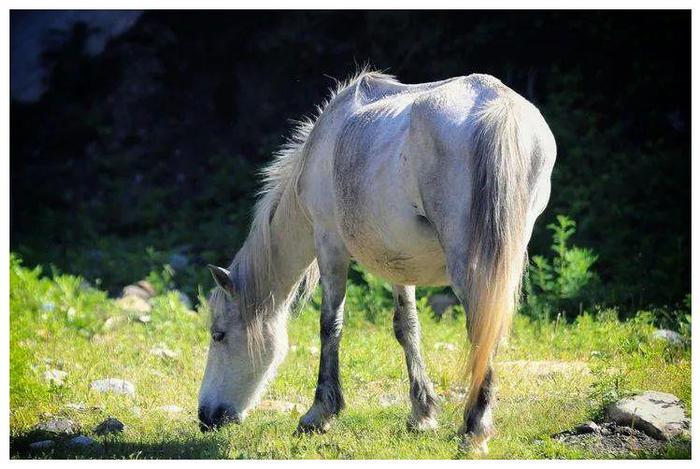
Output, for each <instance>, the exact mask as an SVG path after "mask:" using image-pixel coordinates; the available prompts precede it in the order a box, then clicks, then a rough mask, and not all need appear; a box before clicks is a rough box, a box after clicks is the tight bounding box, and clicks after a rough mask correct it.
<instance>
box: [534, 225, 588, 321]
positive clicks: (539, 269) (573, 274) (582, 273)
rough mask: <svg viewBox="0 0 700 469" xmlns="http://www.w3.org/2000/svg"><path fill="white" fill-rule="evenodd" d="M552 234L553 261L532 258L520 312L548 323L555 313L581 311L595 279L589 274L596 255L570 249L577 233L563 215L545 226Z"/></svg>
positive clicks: (539, 257) (583, 250) (582, 250)
mask: <svg viewBox="0 0 700 469" xmlns="http://www.w3.org/2000/svg"><path fill="white" fill-rule="evenodd" d="M547 228H548V229H549V230H551V231H552V232H553V235H552V246H551V249H552V251H554V253H555V255H554V257H553V258H552V259H547V258H545V257H544V256H533V258H532V264H530V265H529V266H528V270H527V274H526V276H525V280H524V287H525V301H524V303H523V305H522V308H521V311H522V312H523V313H524V314H526V315H528V316H531V317H533V318H535V319H544V320H549V319H550V318H552V316H553V315H554V314H558V313H566V312H570V313H572V312H574V311H571V308H572V306H574V305H578V306H579V310H582V306H583V303H584V302H590V299H591V298H590V296H588V295H589V294H590V293H591V291H592V289H591V288H590V286H591V284H593V283H594V282H596V281H597V279H598V277H597V275H596V274H595V272H593V271H592V267H593V264H594V263H595V262H596V260H597V259H598V256H597V255H595V254H594V253H593V251H592V250H591V249H585V248H579V247H576V246H569V244H568V242H569V239H570V238H571V236H573V235H574V233H576V222H575V221H574V220H572V219H570V218H568V217H566V216H564V215H557V222H556V223H551V224H549V225H547Z"/></svg>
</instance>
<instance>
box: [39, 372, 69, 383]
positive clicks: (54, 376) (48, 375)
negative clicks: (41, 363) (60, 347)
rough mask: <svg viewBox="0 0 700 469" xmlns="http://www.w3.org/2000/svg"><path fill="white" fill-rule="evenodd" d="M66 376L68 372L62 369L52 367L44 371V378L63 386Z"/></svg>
mask: <svg viewBox="0 0 700 469" xmlns="http://www.w3.org/2000/svg"><path fill="white" fill-rule="evenodd" d="M66 376H68V373H66V372H65V371H61V370H55V369H51V370H46V371H45V372H44V379H45V380H46V381H48V382H49V383H50V384H53V385H55V386H63V380H64V379H66Z"/></svg>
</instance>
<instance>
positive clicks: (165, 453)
mask: <svg viewBox="0 0 700 469" xmlns="http://www.w3.org/2000/svg"><path fill="white" fill-rule="evenodd" d="M10 278H11V294H10V307H11V317H10V326H11V336H10V345H11V348H10V406H11V416H10V427H11V428H10V439H11V454H12V456H13V457H22V458H23V457H71V458H72V457H78V458H83V457H96V456H97V457H108V458H256V459H257V458H274V459H287V458H343V459H344V458H365V459H366V458H372V459H374V458H380V459H381V458H409V459H420V458H430V459H453V458H469V457H471V455H470V454H467V453H463V452H460V451H459V450H458V444H457V440H456V438H455V432H456V430H457V428H458V426H459V424H460V419H461V415H462V407H461V403H460V399H454V398H453V395H454V394H455V392H456V391H458V390H459V386H460V379H459V373H457V372H456V368H457V367H456V365H457V363H458V362H459V357H460V350H461V348H462V346H463V345H462V342H463V337H464V317H463V314H462V315H457V317H456V318H455V317H452V316H451V315H449V314H448V315H446V316H445V317H444V318H443V319H442V320H441V321H436V320H435V319H433V317H432V314H431V311H430V309H429V307H427V301H426V300H425V299H424V298H423V299H421V300H420V301H419V307H420V308H419V309H420V316H421V320H422V325H423V336H424V339H423V348H424V353H425V356H426V361H427V366H428V371H429V374H430V377H431V378H432V380H433V382H434V383H435V386H436V389H437V391H438V392H439V394H440V395H441V396H443V397H444V400H443V402H442V409H441V413H440V418H439V421H440V429H439V430H438V431H437V432H436V433H430V434H420V435H417V434H413V433H410V432H408V431H407V430H406V425H405V424H406V418H407V416H408V413H409V402H408V380H407V373H406V370H405V364H404V361H403V353H402V350H401V348H400V347H399V345H398V343H397V342H396V341H395V339H394V337H393V334H392V328H391V313H390V311H389V310H388V309H383V310H382V309H380V310H378V311H376V310H373V313H372V314H371V315H368V314H367V311H364V310H363V302H362V301H361V298H362V295H363V294H364V295H367V292H364V293H362V292H358V290H357V287H355V288H351V289H350V294H351V295H352V297H351V298H350V300H349V301H348V308H347V312H346V315H347V322H346V328H345V332H344V337H343V342H342V346H341V373H342V380H343V383H344V389H345V395H346V401H347V404H348V406H347V408H346V410H345V411H344V412H343V413H342V415H341V416H340V417H339V419H338V420H337V421H336V422H335V424H334V426H333V427H332V429H331V430H330V431H329V432H328V433H327V434H325V435H317V436H306V435H304V436H295V435H293V432H294V429H295V428H296V424H297V421H298V418H299V416H300V415H299V413H298V412H297V411H292V412H288V413H284V412H275V411H271V410H256V411H253V412H252V413H251V415H250V416H249V418H248V419H247V420H246V421H245V422H244V424H243V425H238V426H230V427H227V428H224V429H222V430H221V431H218V432H213V433H207V434H202V433H200V432H199V430H198V427H197V422H196V416H197V402H196V396H197V391H198V387H199V383H200V379H201V377H202V373H203V369H204V360H205V352H206V348H207V341H208V336H207V328H206V322H207V320H206V314H205V313H204V312H202V311H200V312H193V311H188V310H187V309H185V308H184V307H183V306H182V305H181V304H180V303H179V301H178V299H177V296H176V295H175V294H173V293H166V294H163V295H160V296H158V297H157V298H155V300H154V301H153V303H154V307H153V311H152V313H151V322H149V323H146V324H144V323H141V322H139V321H138V320H136V319H135V317H134V316H133V314H132V313H128V312H125V311H122V310H120V309H119V308H118V307H117V306H116V305H115V304H114V302H113V301H112V300H110V299H108V298H107V296H106V294H105V293H103V292H101V291H99V290H95V289H92V288H90V287H87V286H86V285H85V284H84V283H82V284H81V281H80V279H78V278H75V277H70V276H57V277H55V278H53V279H50V278H45V277H40V276H39V272H38V271H31V270H28V269H25V268H22V267H20V266H19V265H18V264H17V263H16V262H15V261H13V264H12V266H11V273H10ZM373 308H374V307H373ZM317 324H318V306H317V304H316V303H315V302H312V303H311V304H309V305H308V306H307V307H306V308H305V309H304V310H303V311H301V313H300V314H299V315H298V316H296V317H295V318H293V319H292V320H291V322H290V330H289V336H290V344H291V345H292V348H291V350H290V352H289V355H288V357H287V359H286V361H285V363H284V364H283V366H282V368H281V369H280V373H279V376H278V378H277V379H276V380H275V381H274V383H273V385H272V387H271V389H270V390H269V392H268V393H267V395H266V399H275V400H283V401H290V402H294V403H300V404H303V405H304V408H305V407H306V406H308V405H309V404H310V403H311V400H312V397H313V393H314V384H315V378H316V371H317V366H318V363H317V360H318V358H317V356H315V355H314V353H313V350H314V347H318V346H319V339H318V325H317ZM653 330H654V328H653V326H652V325H651V316H650V315H648V314H644V313H640V314H639V315H638V316H637V317H636V318H635V319H633V320H630V321H626V322H620V321H618V320H617V318H616V316H615V314H614V313H612V312H603V313H599V314H597V315H596V316H595V318H594V317H593V316H591V315H586V314H584V315H582V316H580V317H579V318H578V319H577V320H576V322H575V323H573V324H565V323H563V322H560V323H541V322H533V321H530V320H528V319H527V318H525V317H522V316H518V317H517V318H516V321H515V324H514V328H513V333H512V335H511V338H510V340H509V342H508V343H507V344H506V345H505V346H503V347H502V348H501V351H500V355H499V366H498V370H499V371H498V374H499V387H498V396H499V399H498V405H497V408H496V410H495V420H496V426H497V429H498V434H497V435H496V436H495V438H494V439H493V440H492V442H491V444H490V449H491V453H490V454H489V457H492V458H590V457H603V456H602V455H596V454H590V453H588V452H586V451H585V450H582V449H576V448H571V447H567V446H565V445H563V444H561V443H558V442H556V441H555V440H553V439H551V438H550V435H552V434H554V433H556V432H559V431H563V430H566V429H570V428H571V427H572V426H574V425H576V424H578V423H581V422H583V421H585V420H590V419H595V418H599V417H600V416H601V415H602V411H603V409H604V406H605V405H606V403H608V402H610V401H611V400H614V399H617V398H619V397H621V396H624V395H626V394H629V393H632V392H635V391H638V390H648V389H653V390H660V391H666V392H670V393H673V394H675V395H677V396H678V397H679V398H681V400H682V401H683V402H684V403H685V405H686V408H687V409H688V411H689V412H690V409H691V384H690V383H691V380H690V369H691V366H690V350H689V349H688V348H685V349H683V348H680V349H679V348H674V349H672V348H669V347H667V346H666V345H665V344H664V343H662V342H658V341H653V340H651V338H650V336H651V333H652V331H653ZM446 344H453V345H454V346H456V348H457V350H454V351H450V350H448V349H449V348H451V346H450V345H446ZM161 345H162V346H165V347H167V348H169V349H171V350H173V351H175V352H177V356H176V357H175V358H159V357H157V356H155V355H153V354H151V353H150V350H151V349H152V348H153V347H157V346H161ZM520 360H528V361H534V360H537V361H545V360H547V361H552V360H556V361H565V362H574V363H572V364H568V365H564V366H560V368H558V369H553V370H550V369H548V368H547V367H546V366H544V372H542V371H541V370H540V371H538V370H531V369H530V368H528V367H527V366H526V365H525V364H524V362H520ZM48 369H60V370H63V371H66V372H67V377H66V379H65V382H64V384H63V385H62V386H56V385H53V384H49V383H48V382H47V381H46V380H45V379H44V376H43V375H44V372H45V371H46V370H48ZM107 377H117V378H124V379H127V380H129V381H131V382H133V383H134V384H135V385H136V390H137V391H136V395H135V396H134V397H125V396H118V395H109V394H106V395H105V394H98V393H96V392H95V391H92V390H91V389H90V383H91V381H93V380H95V379H100V378H107ZM69 403H84V404H85V407H86V409H85V410H82V411H80V410H72V409H71V408H70V407H67V405H68V404H69ZM165 405H177V406H179V407H181V408H182V409H183V411H182V412H181V413H179V414H169V413H167V412H165V411H163V410H161V409H160V407H161V406H165ZM48 416H67V417H69V418H71V419H73V420H74V421H75V422H77V423H78V424H79V425H80V426H81V428H82V433H83V434H85V435H88V436H90V437H93V438H95V439H96V440H98V441H99V442H100V443H101V446H100V447H99V448H98V449H80V450H75V449H69V448H68V447H67V446H66V445H65V444H64V443H65V442H62V441H58V444H57V445H56V447H55V448H54V449H52V450H49V451H48V452H46V453H42V452H34V451H31V450H29V448H28V444H29V443H30V442H32V441H36V440H37V439H38V438H39V435H37V434H36V433H35V432H33V431H32V427H33V426H34V425H35V424H37V422H39V421H40V420H42V419H45V418H47V417H48ZM107 416H114V417H116V418H118V419H120V420H121V421H122V422H124V423H125V424H126V426H127V427H126V429H125V431H124V432H123V433H122V434H119V435H117V436H109V437H99V436H96V435H95V434H94V433H93V429H94V427H95V426H96V425H97V424H98V423H99V422H101V421H102V420H103V419H105V418H106V417H107ZM689 454H690V444H689V442H688V441H687V440H681V441H678V442H675V443H674V444H672V445H670V446H669V447H668V448H667V449H666V450H664V452H663V453H661V454H655V455H652V454H639V455H638V457H652V456H653V457H688V456H689Z"/></svg>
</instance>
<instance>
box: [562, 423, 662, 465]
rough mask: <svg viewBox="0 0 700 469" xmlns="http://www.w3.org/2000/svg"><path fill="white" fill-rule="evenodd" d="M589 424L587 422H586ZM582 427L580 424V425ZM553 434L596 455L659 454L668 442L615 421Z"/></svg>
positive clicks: (628, 455) (568, 443)
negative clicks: (584, 429)
mask: <svg viewBox="0 0 700 469" xmlns="http://www.w3.org/2000/svg"><path fill="white" fill-rule="evenodd" d="M584 425H587V424H584ZM579 427H580V426H579ZM579 427H577V428H576V429H574V430H573V431H565V432H561V433H558V434H556V435H552V438H553V439H554V440H556V441H559V442H561V443H564V444H566V445H568V446H573V447H579V448H581V449H585V450H586V451H588V452H591V453H593V454H595V455H600V456H601V457H602V456H614V457H624V458H629V457H637V456H638V455H639V454H640V453H641V454H645V455H647V456H649V455H654V454H658V451H660V450H662V449H663V447H664V445H665V444H666V443H665V442H664V441H661V440H657V439H656V438H652V437H650V436H649V435H647V434H646V433H644V432H643V431H640V430H635V429H633V428H629V427H625V426H619V425H617V424H616V423H615V422H605V423H601V424H600V425H598V424H595V427H594V428H597V430H596V431H591V432H581V431H578V428H579Z"/></svg>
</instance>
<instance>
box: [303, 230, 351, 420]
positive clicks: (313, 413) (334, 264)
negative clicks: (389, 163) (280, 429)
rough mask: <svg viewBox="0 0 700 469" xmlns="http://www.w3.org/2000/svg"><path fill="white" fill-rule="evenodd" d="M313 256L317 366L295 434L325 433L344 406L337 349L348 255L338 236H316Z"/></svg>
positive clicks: (323, 233) (340, 329)
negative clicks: (317, 293)
mask: <svg viewBox="0 0 700 469" xmlns="http://www.w3.org/2000/svg"><path fill="white" fill-rule="evenodd" d="M315 242H316V255H317V259H318V267H319V271H320V274H321V288H322V289H323V299H322V302H321V362H320V365H319V370H318V384H317V385H316V395H315V397H314V403H313V405H312V406H311V409H309V411H308V412H307V413H306V414H305V415H304V416H303V417H302V418H301V420H300V421H299V427H298V431H302V432H325V431H326V430H327V429H328V427H329V426H330V421H331V419H333V417H335V416H336V415H338V413H339V412H340V410H341V409H342V408H343V407H344V406H345V401H344V400H343V392H342V390H341V387H340V376H339V372H338V346H339V344H340V337H341V332H342V329H343V306H344V305H345V284H346V282H347V275H348V266H349V264H350V255H349V254H348V252H347V250H346V249H345V245H344V244H343V242H342V240H341V239H340V237H339V236H337V235H336V234H334V233H329V232H322V233H316V235H315Z"/></svg>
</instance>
